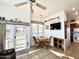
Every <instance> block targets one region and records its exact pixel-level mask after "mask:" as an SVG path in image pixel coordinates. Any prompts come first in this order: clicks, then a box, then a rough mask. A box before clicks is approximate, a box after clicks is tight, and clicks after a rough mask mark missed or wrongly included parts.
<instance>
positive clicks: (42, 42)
mask: <svg viewBox="0 0 79 59" xmlns="http://www.w3.org/2000/svg"><path fill="white" fill-rule="evenodd" d="M38 40H39V46H40V47H41V48H44V47H46V42H48V41H49V40H48V38H47V37H38Z"/></svg>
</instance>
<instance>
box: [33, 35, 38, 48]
mask: <svg viewBox="0 0 79 59" xmlns="http://www.w3.org/2000/svg"><path fill="white" fill-rule="evenodd" d="M33 39H34V42H35V47H38V46H39V41H37V39H36V37H35V36H33Z"/></svg>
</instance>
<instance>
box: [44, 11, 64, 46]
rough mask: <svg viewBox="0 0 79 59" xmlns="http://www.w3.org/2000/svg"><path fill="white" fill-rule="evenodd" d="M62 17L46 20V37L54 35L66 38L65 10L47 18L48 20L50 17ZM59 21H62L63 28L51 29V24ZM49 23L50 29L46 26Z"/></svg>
mask: <svg viewBox="0 0 79 59" xmlns="http://www.w3.org/2000/svg"><path fill="white" fill-rule="evenodd" d="M58 16H59V18H60V20H59V19H55V20H52V21H48V22H45V25H44V34H45V36H46V37H49V36H53V37H58V38H62V39H65V29H64V21H65V12H64V11H61V12H59V13H57V14H55V15H52V16H50V17H48V18H46V19H45V20H48V19H50V18H56V17H58ZM57 22H61V25H62V26H61V29H60V30H50V24H52V23H57ZM46 25H48V26H49V29H45V26H46ZM50 45H52V46H53V40H51V44H50Z"/></svg>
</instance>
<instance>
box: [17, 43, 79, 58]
mask: <svg viewBox="0 0 79 59" xmlns="http://www.w3.org/2000/svg"><path fill="white" fill-rule="evenodd" d="M17 59H79V44H76V43H72V44H71V46H70V47H69V48H68V49H67V51H66V52H63V51H60V50H58V49H57V48H49V49H36V50H33V51H31V52H29V53H28V54H24V55H21V56H19V57H17Z"/></svg>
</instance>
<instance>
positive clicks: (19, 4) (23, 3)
mask: <svg viewBox="0 0 79 59" xmlns="http://www.w3.org/2000/svg"><path fill="white" fill-rule="evenodd" d="M25 4H27V2H21V3H18V4H15V6H16V7H19V6H22V5H25Z"/></svg>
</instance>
